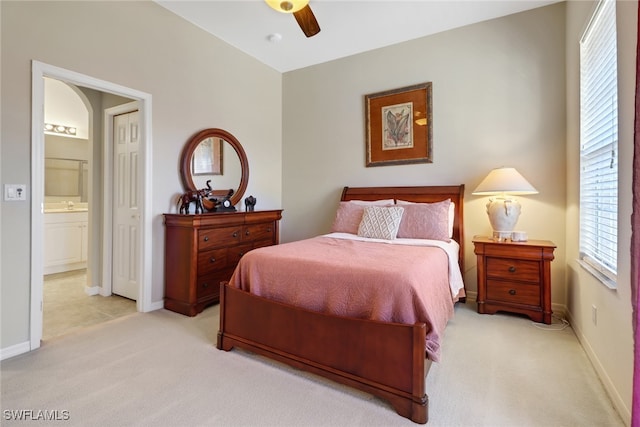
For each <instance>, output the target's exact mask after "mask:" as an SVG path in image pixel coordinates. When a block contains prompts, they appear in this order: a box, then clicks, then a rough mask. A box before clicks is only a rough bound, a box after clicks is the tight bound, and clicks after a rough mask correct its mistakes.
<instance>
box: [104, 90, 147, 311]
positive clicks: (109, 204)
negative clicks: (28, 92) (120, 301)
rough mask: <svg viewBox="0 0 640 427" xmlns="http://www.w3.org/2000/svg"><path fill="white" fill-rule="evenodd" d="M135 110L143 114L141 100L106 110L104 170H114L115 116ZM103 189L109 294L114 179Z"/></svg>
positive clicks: (108, 290)
mask: <svg viewBox="0 0 640 427" xmlns="http://www.w3.org/2000/svg"><path fill="white" fill-rule="evenodd" d="M133 111H140V113H141V115H142V110H141V108H140V102H138V101H133V102H128V103H126V104H121V105H117V106H115V107H111V108H107V109H105V110H104V120H103V126H104V141H105V142H106V143H105V144H104V145H103V151H102V167H103V169H102V170H105V171H111V172H113V168H114V164H113V162H114V153H113V151H114V144H113V139H114V135H115V130H114V127H113V118H114V117H115V116H117V115H119V114H126V113H131V112H133ZM107 141H108V142H107ZM142 142H143V139H141V143H142ZM112 175H113V174H112ZM112 178H113V176H112ZM103 191H104V194H103V198H102V200H103V203H104V216H103V221H102V265H103V266H106V267H103V268H102V286H101V287H100V295H102V296H109V295H111V293H112V289H113V282H112V279H113V218H114V206H113V179H108V180H105V181H104V186H103ZM107 267H108V268H107ZM140 292H141V290H140V288H138V296H137V299H136V307H137V308H138V311H143V310H141V309H140V304H139V301H140V299H141V298H142V294H141V293H140Z"/></svg>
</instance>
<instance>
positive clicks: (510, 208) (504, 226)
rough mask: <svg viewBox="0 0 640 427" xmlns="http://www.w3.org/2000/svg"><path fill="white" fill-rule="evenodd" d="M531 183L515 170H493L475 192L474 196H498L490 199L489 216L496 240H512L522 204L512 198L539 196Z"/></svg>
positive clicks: (505, 168) (504, 168)
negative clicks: (516, 196)
mask: <svg viewBox="0 0 640 427" xmlns="http://www.w3.org/2000/svg"><path fill="white" fill-rule="evenodd" d="M537 193H538V190H536V189H535V188H534V187H533V186H532V185H531V184H529V182H528V181H527V180H526V179H525V178H524V177H523V176H522V175H520V173H518V171H517V170H515V169H514V168H507V167H501V168H497V169H493V170H492V171H491V172H489V175H487V176H486V177H485V179H483V180H482V182H481V183H480V185H478V187H476V189H475V190H473V193H472V194H473V195H474V196H497V197H495V198H491V199H489V202H488V203H487V215H488V216H489V222H490V223H491V228H493V234H494V238H495V239H497V240H499V241H502V240H506V239H511V233H512V232H513V229H514V227H515V225H516V223H517V222H518V217H520V210H521V206H520V203H519V202H518V201H517V200H516V199H514V198H513V197H510V196H515V195H526V194H537ZM525 240H526V239H525Z"/></svg>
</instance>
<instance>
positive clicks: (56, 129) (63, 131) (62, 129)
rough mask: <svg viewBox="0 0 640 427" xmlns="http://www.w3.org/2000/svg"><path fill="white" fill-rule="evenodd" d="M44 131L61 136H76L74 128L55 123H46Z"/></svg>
mask: <svg viewBox="0 0 640 427" xmlns="http://www.w3.org/2000/svg"><path fill="white" fill-rule="evenodd" d="M44 131H45V132H49V133H55V134H60V135H72V136H75V135H76V131H77V130H76V128H75V127H73V126H64V125H55V124H53V123H45V124H44Z"/></svg>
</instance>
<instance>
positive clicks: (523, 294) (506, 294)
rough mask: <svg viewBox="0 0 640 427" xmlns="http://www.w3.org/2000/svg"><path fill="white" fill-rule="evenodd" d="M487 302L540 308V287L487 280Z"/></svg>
mask: <svg viewBox="0 0 640 427" xmlns="http://www.w3.org/2000/svg"><path fill="white" fill-rule="evenodd" d="M487 301H499V302H508V303H514V304H525V305H532V306H540V286H538V285H529V284H525V283H518V282H505V281H501V280H487Z"/></svg>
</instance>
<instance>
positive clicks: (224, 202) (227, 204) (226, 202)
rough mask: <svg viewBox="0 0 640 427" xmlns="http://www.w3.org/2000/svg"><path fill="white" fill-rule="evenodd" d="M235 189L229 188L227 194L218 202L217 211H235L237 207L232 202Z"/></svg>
mask: <svg viewBox="0 0 640 427" xmlns="http://www.w3.org/2000/svg"><path fill="white" fill-rule="evenodd" d="M233 193H234V191H233V189H231V190H229V192H228V193H227V195H226V196H224V197H223V198H222V199H220V200H218V201H217V202H216V210H215V211H216V212H235V211H236V207H235V206H233V204H231V196H233Z"/></svg>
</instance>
